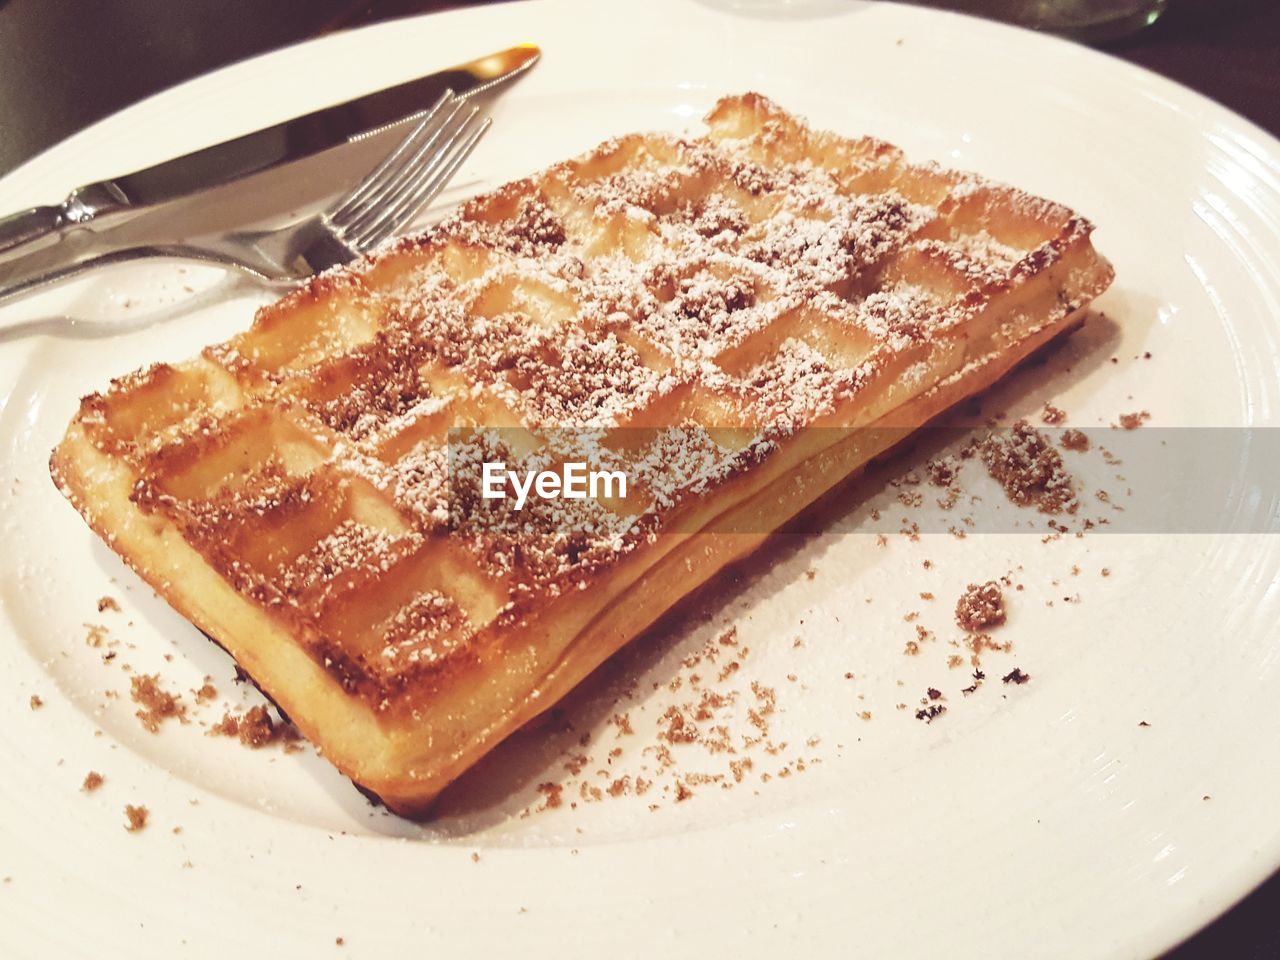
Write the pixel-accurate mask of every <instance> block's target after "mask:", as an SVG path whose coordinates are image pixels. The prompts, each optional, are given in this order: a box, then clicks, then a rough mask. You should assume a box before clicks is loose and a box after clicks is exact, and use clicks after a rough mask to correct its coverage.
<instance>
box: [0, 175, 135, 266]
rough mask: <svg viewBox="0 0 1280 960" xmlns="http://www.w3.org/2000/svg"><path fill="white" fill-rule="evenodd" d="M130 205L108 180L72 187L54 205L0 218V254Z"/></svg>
mask: <svg viewBox="0 0 1280 960" xmlns="http://www.w3.org/2000/svg"><path fill="white" fill-rule="evenodd" d="M128 206H129V199H128V197H126V196H125V195H124V192H123V191H122V190H121V189H120V188H119V187H117V186H116V185H115V184H114V183H112V182H111V181H110V180H104V181H102V182H100V183H91V184H89V185H88V186H84V187H78V188H76V189H75V190H72V191H71V193H70V195H69V196H68V197H67V199H66V200H64V201H62V203H61V204H60V205H59V206H56V207H32V208H31V209H30V210H23V211H22V212H21V213H15V214H13V215H11V216H8V217H4V218H0V257H4V256H5V255H6V254H8V253H9V252H10V251H12V250H16V249H18V248H19V247H24V246H26V245H28V244H30V243H32V242H34V241H37V240H41V239H43V238H44V237H49V236H58V235H60V234H61V233H62V232H63V230H64V229H66V228H67V227H75V226H82V225H84V224H87V223H89V222H90V221H92V220H95V219H97V218H99V217H101V216H103V215H104V214H109V213H115V212H117V211H120V210H124V209H125V208H126V207H128Z"/></svg>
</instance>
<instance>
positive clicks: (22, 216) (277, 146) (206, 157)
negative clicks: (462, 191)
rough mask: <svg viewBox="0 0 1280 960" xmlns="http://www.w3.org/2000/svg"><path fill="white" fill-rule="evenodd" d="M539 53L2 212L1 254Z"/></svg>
mask: <svg viewBox="0 0 1280 960" xmlns="http://www.w3.org/2000/svg"><path fill="white" fill-rule="evenodd" d="M540 56H541V52H540V51H539V49H538V48H537V47H536V46H535V45H533V44H531V43H525V44H520V45H518V46H515V47H510V48H508V49H506V50H501V51H498V52H496V53H492V54H489V55H488V56H485V57H480V58H478V59H476V60H472V61H469V62H468V63H463V64H459V65H457V66H454V67H449V68H448V69H446V70H440V71H437V72H435V73H431V74H428V75H426V76H422V77H418V78H417V79H414V80H409V81H407V82H405V83H401V84H398V85H396V86H394V87H388V88H386V89H384V90H378V91H375V92H374V93H370V94H366V95H365V96H362V97H357V98H355V99H353V100H348V101H346V102H345V103H339V104H336V105H334V106H331V107H325V108H324V109H322V110H316V111H314V112H312V113H308V114H305V115H303V116H301V117H295V118H293V119H292V120H286V121H284V122H283V123H278V124H275V125H274V126H270V127H265V128H263V129H261V130H255V131H254V132H253V133H247V134H244V135H243V136H240V137H236V138H235V139H232V140H227V141H224V142H222V143H217V144H214V145H213V146H210V147H205V148H204V149H202V150H197V151H195V152H193V153H188V154H185V155H183V156H180V157H176V158H174V159H172V160H166V161H164V162H163V163H158V164H156V165H154V166H151V167H147V168H145V169H143V170H139V171H136V172H134V173H129V174H125V175H124V176H120V177H114V178H112V179H109V180H101V181H98V182H97V183H91V184H87V185H86V186H83V187H79V188H77V189H75V190H73V191H71V193H70V194H69V195H68V196H67V198H66V200H64V201H63V202H62V203H61V204H58V205H56V206H44V207H34V208H32V209H30V210H25V211H22V212H20V213H17V214H13V215H12V216H9V217H6V218H4V219H0V260H8V259H10V258H11V257H13V256H21V255H25V254H26V253H28V252H30V251H31V249H32V248H33V247H35V248H42V247H44V246H46V245H47V244H46V243H42V242H41V241H56V240H57V239H58V238H60V237H61V236H62V235H63V234H64V233H65V232H67V231H70V230H74V229H75V228H77V227H83V226H85V225H88V224H90V223H92V222H95V221H99V220H101V219H103V218H107V217H110V216H111V215H114V214H119V213H123V212H126V211H131V210H139V209H143V208H148V207H154V206H158V205H160V204H163V203H166V202H168V201H171V200H175V199H178V198H179V197H184V196H190V195H192V194H195V193H200V192H203V191H205V190H209V189H212V188H214V187H218V186H222V185H225V184H228V183H232V182H234V181H237V180H241V179H245V178H248V177H251V176H253V175H254V174H257V173H261V172H263V171H266V170H269V169H272V168H274V167H278V166H281V165H283V164H286V163H291V162H293V161H296V160H300V159H302V158H305V157H309V156H311V155H313V154H316V153H319V152H321V151H323V150H326V149H328V148H330V147H335V146H340V145H342V144H344V143H351V142H354V141H357V140H361V139H364V138H366V137H370V136H373V135H374V134H377V133H379V132H381V131H383V130H386V129H387V128H388V127H392V126H396V125H398V124H400V123H404V122H408V121H410V120H414V119H416V118H418V117H420V116H422V115H423V114H424V113H425V112H426V111H427V110H428V109H430V106H431V104H432V103H433V102H434V101H435V99H436V98H437V97H438V96H439V95H440V94H441V93H443V92H444V91H445V90H446V89H451V90H453V92H454V93H455V94H457V95H458V96H460V97H474V96H478V95H479V94H481V93H484V92H486V91H488V90H490V89H492V88H493V87H495V86H497V85H499V84H501V83H505V82H507V81H509V80H512V79H514V78H515V77H518V76H520V75H521V74H523V73H525V72H526V71H528V70H529V69H530V68H531V67H533V65H534V64H535V63H537V61H538V58H539V57H540Z"/></svg>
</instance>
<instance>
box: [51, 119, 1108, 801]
mask: <svg viewBox="0 0 1280 960" xmlns="http://www.w3.org/2000/svg"><path fill="white" fill-rule="evenodd" d="M707 125H708V128H709V129H708V132H707V133H706V134H705V135H703V136H700V137H697V138H688V139H681V138H677V137H673V136H667V135H633V136H626V137H621V138H618V139H613V140H609V141H607V142H605V143H603V144H601V145H600V146H599V147H597V148H596V149H595V150H592V151H591V152H590V153H587V154H585V155H584V156H582V157H580V158H578V159H575V160H571V161H567V162H564V163H560V164H558V165H556V166H553V167H551V168H550V169H548V170H546V171H544V172H542V173H540V174H538V175H536V176H533V177H531V178H529V179H524V180H519V181H516V182H513V183H509V184H507V185H505V186H503V187H501V188H499V189H497V190H495V191H493V192H492V193H489V194H486V195H484V196H480V197H477V198H476V199H474V200H472V201H470V202H469V203H467V204H466V205H465V206H464V207H462V208H461V209H460V210H459V211H458V212H456V213H455V214H453V215H452V216H451V217H450V218H449V219H448V220H446V221H444V222H443V223H441V224H439V225H437V226H436V227H434V228H432V229H431V230H430V231H428V232H426V233H424V234H422V235H420V236H416V237H413V238H410V239H405V240H401V241H398V242H396V243H395V244H393V245H391V246H389V247H387V248H384V249H383V250H382V251H380V252H379V253H377V254H376V255H374V256H372V257H369V258H367V259H364V260H362V261H360V262H357V263H355V264H353V265H351V266H349V267H346V268H343V269H340V270H337V271H334V272H331V273H328V274H326V275H323V276H320V277H317V278H315V279H314V280H312V281H311V282H309V283H308V284H306V285H305V286H304V287H302V288H301V289H300V290H298V291H296V292H294V293H292V294H290V295H288V296H286V297H285V298H284V299H282V300H280V301H279V302H277V303H274V304H272V305H269V306H266V307H264V308H262V309H261V310H260V311H259V312H258V313H257V316H256V318H255V319H254V322H253V324H252V326H251V327H250V329H248V330H247V331H246V332H244V333H242V334H240V335H238V336H236V337H234V338H233V339H231V340H230V341H228V342H226V343H222V344H219V345H216V346H212V347H209V348H207V349H205V350H204V351H203V352H202V354H201V355H200V356H199V357H197V358H195V359H193V360H190V361H188V362H185V363H181V364H176V365H163V364H161V365H156V366H152V367H151V368H149V369H146V370H143V371H139V372H136V373H134V374H131V375H129V376H126V377H124V378H122V379H120V380H116V381H114V382H113V383H112V385H111V387H110V388H109V389H108V390H107V391H106V392H105V393H101V394H94V395H92V396H90V397H87V398H85V399H84V400H83V401H82V402H81V406H80V409H79V413H78V414H77V416H76V417H75V419H74V420H73V422H72V423H71V425H70V427H69V429H68V431H67V433H66V436H65V438H64V439H63V441H62V442H61V444H60V445H59V446H58V448H57V449H56V450H55V451H54V455H53V459H52V471H53V476H54V478H55V481H56V482H57V484H58V486H59V488H60V489H61V490H62V491H63V493H64V494H65V495H66V496H67V497H68V498H69V499H70V501H71V502H72V503H73V504H74V505H75V507H76V509H78V510H79V511H80V513H82V514H83V515H84V517H85V518H86V519H87V520H88V522H89V523H90V525H91V526H92V527H93V528H94V529H95V530H96V531H97V532H98V533H99V534H100V535H101V536H102V537H103V538H104V539H105V540H106V542H107V543H108V544H109V545H110V546H111V547H112V548H113V549H114V550H115V551H116V552H117V553H119V554H120V555H121V556H122V557H123V558H124V559H125V560H126V561H127V562H128V563H129V564H130V565H132V566H133V568H134V569H135V570H136V571H137V572H138V573H139V574H140V575H141V576H142V577H143V578H144V579H145V580H146V581H147V582H148V583H149V584H151V585H152V586H153V587H154V588H155V589H156V590H157V591H158V592H160V593H161V594H162V595H163V596H164V597H166V598H167V599H168V601H169V602H170V603H171V604H172V605H173V606H174V607H175V608H176V609H177V610H179V611H180V612H181V613H182V614H183V615H185V616H186V617H188V618H189V619H190V620H191V621H192V622H193V623H194V624H195V625H196V626H198V627H199V628H200V629H201V630H203V631H204V632H205V633H207V634H208V635H209V636H210V637H211V638H213V639H214V640H215V641H217V642H218V643H219V644H221V645H222V646H223V647H225V648H226V649H227V650H228V651H230V653H231V654H232V655H233V656H234V657H235V659H236V661H237V662H238V663H239V665H240V666H241V667H242V668H243V669H244V670H245V671H246V672H247V673H248V674H249V675H250V676H251V677H252V678H253V679H254V680H255V682H256V683H257V684H258V685H259V686H260V687H261V688H262V689H263V690H264V691H265V692H266V693H267V694H268V695H269V696H270V697H271V698H272V699H273V700H274V701H275V702H276V703H277V704H278V705H279V706H280V708H281V709H282V710H283V711H285V712H286V713H287V714H288V715H289V716H290V717H291V718H292V719H293V721H294V722H295V723H296V724H297V725H298V727H300V728H301V730H302V732H303V733H304V734H305V735H306V736H307V737H308V738H310V739H311V740H312V741H313V742H314V743H315V744H316V746H317V747H318V748H319V749H320V751H321V752H322V753H323V754H324V755H325V756H326V757H328V758H329V760H330V761H331V762H332V763H334V764H335V765H336V766H337V767H338V768H340V769H341V770H342V771H343V772H344V773H345V774H346V775H347V776H349V777H351V778H352V779H353V780H354V781H355V782H356V784H357V785H359V786H360V787H362V788H363V789H365V790H366V791H369V792H371V793H373V794H376V795H377V796H378V797H380V798H381V799H382V800H383V801H384V802H385V803H386V804H387V805H388V806H389V807H390V808H391V809H393V810H395V811H397V812H399V813H401V814H404V815H407V816H425V815H428V814H429V810H430V807H431V804H432V802H433V800H434V798H435V797H436V796H437V795H438V794H439V792H440V791H441V790H442V789H443V788H444V787H445V786H447V785H448V784H449V783H450V782H452V781H453V780H455V779H456V778H457V777H458V776H459V775H460V774H461V773H462V772H463V771H465V770H466V769H467V768H468V767H469V766H471V765H472V764H473V763H475V762H476V761H477V760H478V759H479V758H480V757H481V756H483V755H484V754H485V752H486V751H488V750H490V749H491V748H492V747H494V746H495V745H496V744H497V743H498V742H500V741H501V740H502V739H503V738H504V737H505V736H507V735H508V734H509V733H511V732H512V731H514V730H515V729H516V728H518V727H519V726H520V725H522V724H523V723H525V722H526V721H528V720H529V719H530V718H532V717H534V716H536V715H537V714H538V713H540V712H541V711H543V710H546V709H547V708H549V707H551V706H552V705H553V704H555V703H556V701H557V700H559V699H560V698H561V697H562V696H563V695H564V694H565V693H567V692H568V691H569V690H570V689H571V688H573V687H574V686H575V685H576V684H577V683H578V682H579V681H581V680H582V679H583V678H584V677H585V676H586V675H587V674H588V673H589V672H590V671H591V670H593V669H594V668H595V667H596V666H597V665H598V664H600V663H601V662H602V661H603V660H604V659H606V658H607V657H608V656H610V655H611V654H612V653H614V652H615V651H616V650H618V649H619V648H620V647H621V646H622V645H624V644H625V643H626V642H627V641H628V640H630V639H631V638H632V637H634V636H636V635H637V634H638V633H639V632H641V631H642V630H643V629H644V628H645V627H647V626H648V625H649V624H650V623H651V622H652V621H653V620H655V619H656V618H657V617H658V615H659V614H661V613H662V612H663V611H664V610H666V609H667V608H669V607H670V606H671V605H672V604H673V603H675V602H676V601H677V600H679V599H680V598H682V597H683V596H685V595H687V594H688V593H690V591H692V590H693V589H694V588H695V587H697V586H698V585H699V584H701V583H703V582H705V581H706V580H708V579H709V578H710V577H711V576H712V575H713V574H714V573H715V572H716V571H718V570H720V569H721V568H723V567H724V566H725V565H726V564H728V563H731V562H732V561H734V560H736V559H739V558H741V557H744V556H745V555H746V554H748V553H750V552H751V551H753V550H755V549H756V548H757V547H758V546H759V545H760V544H761V543H762V542H764V541H765V540H766V539H767V538H768V536H769V533H770V532H771V531H774V530H776V529H777V528H778V527H779V526H780V525H781V524H783V523H784V522H785V521H787V520H788V519H789V518H791V517H792V516H794V515H795V514H796V513H797V512H799V511H800V510H802V509H803V508H804V507H806V506H807V505H808V504H810V503H812V502H813V501H814V500H815V499H816V498H817V497H819V496H820V495H822V494H823V493H824V492H825V491H827V490H829V489H830V488H831V487H833V486H834V485H835V484H836V483H838V482H839V481H840V480H841V479H843V478H845V477H846V476H848V475H849V474H850V473H852V472H853V471H855V470H857V469H858V468H859V467H861V466H862V465H864V464H865V463H866V462H867V461H868V460H869V459H871V458H872V457H874V456H876V455H878V454H879V453H881V452H883V451H884V450H885V449H886V448H887V447H888V446H889V445H891V444H892V443H894V442H895V441H896V440H898V439H901V437H902V436H903V434H904V433H905V432H909V431H910V430H913V429H915V428H917V427H919V426H921V425H922V424H924V423H925V422H926V421H928V420H929V419H930V418H932V417H934V416H936V415H937V414H938V413H940V412H941V411H943V410H944V409H946V408H947V407H948V406H950V405H952V404H953V403H955V402H956V401H957V400H959V399H961V398H963V397H965V396H968V395H970V394H972V393H974V392H976V391H979V390H982V389H984V388H986V387H988V386H989V385H990V384H992V383H993V382H994V381H995V380H996V379H997V378H999V377H1000V376H1001V375H1003V374H1004V373H1005V372H1006V371H1008V370H1009V369H1011V368H1012V367H1013V366H1014V365H1015V364H1016V363H1018V361H1019V360H1021V359H1023V358H1024V357H1026V356H1027V355H1028V354H1030V353H1031V352H1032V351H1034V350H1035V349H1037V348H1038V347H1039V346H1041V345H1043V344H1044V343H1046V342H1047V341H1049V340H1050V339H1051V338H1053V337H1054V336H1056V335H1057V334H1059V333H1061V332H1063V331H1065V330H1067V329H1069V328H1071V327H1072V326H1073V325H1074V324H1075V323H1077V322H1078V321H1079V319H1080V318H1081V315H1082V311H1083V309H1084V308H1085V306H1086V304H1088V303H1089V301H1090V300H1091V299H1092V298H1093V297H1095V296H1096V295H1097V294H1099V293H1100V292H1101V291H1102V290H1104V289H1105V288H1106V287H1107V285H1108V284H1109V283H1110V281H1111V277H1112V272H1111V269H1110V267H1109V266H1108V265H1107V263H1106V262H1105V260H1103V259H1101V258H1100V257H1099V256H1098V255H1097V254H1096V253H1095V251H1094V250H1093V247H1092V245H1091V243H1090V239H1089V238H1090V233H1091V230H1092V227H1091V225H1090V224H1089V223H1088V222H1087V221H1085V220H1084V219H1082V218H1080V217H1078V216H1076V215H1075V214H1073V213H1072V212H1071V211H1070V210H1068V209H1066V208H1064V207H1062V206H1059V205H1057V204H1054V203H1051V202H1049V201H1046V200H1042V199H1038V198H1035V197H1032V196H1029V195H1027V194H1025V193H1022V192H1020V191H1018V190H1014V189H1011V188H1008V187H1004V186H1000V185H996V184H993V183H991V182H989V181H985V180H983V179H981V178H978V177H976V176H973V175H971V174H963V173H956V172H951V171H947V170H944V169H941V168H939V167H937V166H934V165H913V164H911V163H909V162H907V160H906V159H905V158H904V157H903V155H902V153H901V151H899V150H898V149H897V148H895V147H893V146H891V145H890V144H887V143H884V142H882V141H879V140H874V139H869V138H864V139H856V140H851V139H845V138H842V137H839V136H836V135H834V134H831V133H825V132H818V131H815V130H812V129H810V128H809V127H808V126H807V125H806V124H805V123H804V122H803V121H801V120H800V119H798V118H796V117H794V116H792V115H790V114H788V113H787V112H785V111H783V110H782V109H780V108H779V107H778V106H776V105H775V104H773V103H772V102H770V101H769V100H767V99H765V98H763V97H761V96H759V95H756V94H746V95H742V96H735V97H728V98H725V99H723V100H721V101H720V102H719V103H717V104H716V106H715V107H714V109H713V110H712V111H711V113H710V114H709V115H708V117H707ZM574 457H578V458H581V459H582V461H583V462H590V463H591V464H598V465H603V466H606V467H609V468H610V469H618V470H620V471H622V472H623V473H624V474H625V476H627V477H628V479H629V480H630V481H631V482H630V483H629V484H628V488H627V490H626V492H625V495H623V494H622V492H621V491H620V490H616V489H615V490H611V491H608V492H607V493H601V492H597V495H596V496H594V497H591V496H588V497H586V498H582V499H558V500H551V499H542V498H537V497H535V498H532V499H531V500H530V502H529V503H528V504H526V505H525V506H524V508H523V509H520V510H516V509H515V508H514V506H513V503H512V499H511V498H507V499H501V498H493V497H485V496H483V493H482V492H481V478H480V473H482V472H483V464H484V463H486V462H493V461H495V460H497V461H501V462H502V463H504V464H506V465H507V466H511V465H513V464H522V465H526V466H528V465H533V466H537V467H539V468H541V469H543V470H549V471H553V472H554V471H556V470H560V471H561V472H562V473H563V470H564V469H565V467H564V465H565V464H567V463H569V462H571V461H572V459H573V458H574Z"/></svg>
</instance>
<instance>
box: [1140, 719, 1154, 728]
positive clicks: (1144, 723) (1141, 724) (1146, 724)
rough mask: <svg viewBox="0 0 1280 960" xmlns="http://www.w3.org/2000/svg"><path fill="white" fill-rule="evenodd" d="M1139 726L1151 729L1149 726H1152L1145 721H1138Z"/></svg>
mask: <svg viewBox="0 0 1280 960" xmlns="http://www.w3.org/2000/svg"><path fill="white" fill-rule="evenodd" d="M1138 726H1140V727H1149V726H1151V724H1149V723H1147V721H1145V720H1139V721H1138Z"/></svg>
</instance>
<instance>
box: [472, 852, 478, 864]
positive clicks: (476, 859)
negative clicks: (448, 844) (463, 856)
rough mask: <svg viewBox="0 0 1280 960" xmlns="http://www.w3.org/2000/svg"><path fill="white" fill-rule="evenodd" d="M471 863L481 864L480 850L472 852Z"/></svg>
mask: <svg viewBox="0 0 1280 960" xmlns="http://www.w3.org/2000/svg"><path fill="white" fill-rule="evenodd" d="M471 862H472V863H479V862H480V852H479V851H478V850H472V851H471Z"/></svg>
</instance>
